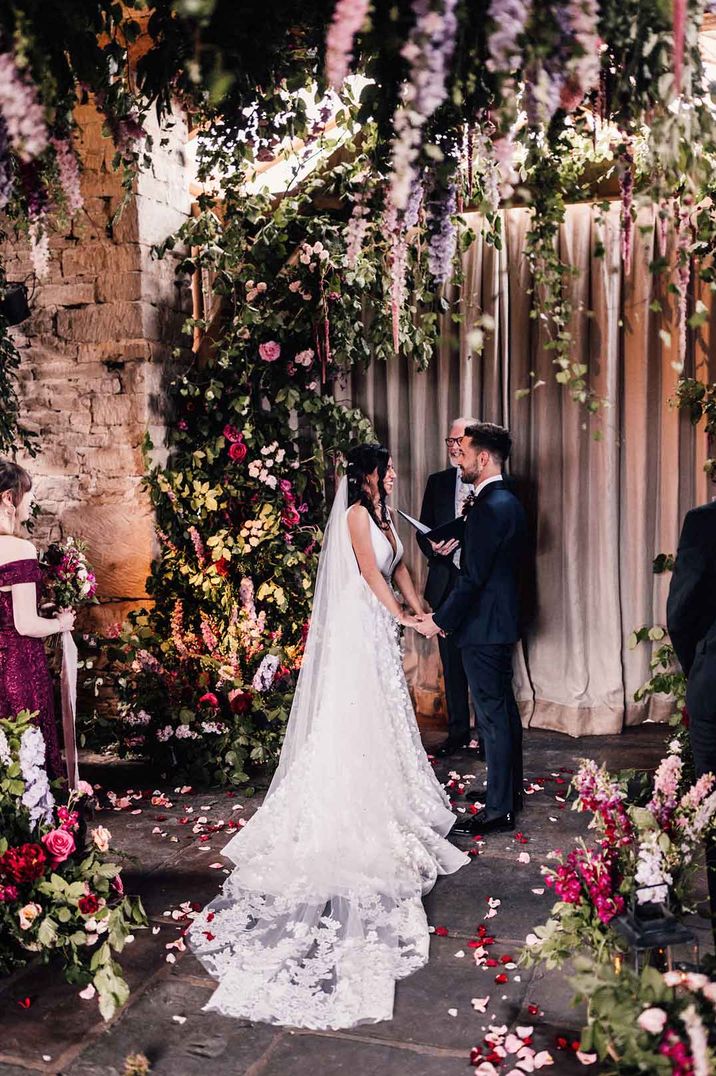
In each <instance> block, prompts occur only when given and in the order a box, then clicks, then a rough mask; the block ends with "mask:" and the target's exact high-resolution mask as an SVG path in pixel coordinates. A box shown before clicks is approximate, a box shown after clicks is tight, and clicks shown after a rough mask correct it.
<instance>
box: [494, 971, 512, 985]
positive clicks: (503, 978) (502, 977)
mask: <svg viewBox="0 0 716 1076" xmlns="http://www.w3.org/2000/svg"><path fill="white" fill-rule="evenodd" d="M509 981H510V977H509V975H506V974H505V972H504V971H501V972H500V974H499V975H496V976H495V982H496V983H509Z"/></svg>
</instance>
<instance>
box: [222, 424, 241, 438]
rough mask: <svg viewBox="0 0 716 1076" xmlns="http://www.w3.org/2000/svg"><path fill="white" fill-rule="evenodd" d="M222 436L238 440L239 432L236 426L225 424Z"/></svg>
mask: <svg viewBox="0 0 716 1076" xmlns="http://www.w3.org/2000/svg"><path fill="white" fill-rule="evenodd" d="M224 437H225V438H226V440H227V441H240V440H241V432H240V431H239V430H238V429H237V428H236V426H231V425H227V426H224Z"/></svg>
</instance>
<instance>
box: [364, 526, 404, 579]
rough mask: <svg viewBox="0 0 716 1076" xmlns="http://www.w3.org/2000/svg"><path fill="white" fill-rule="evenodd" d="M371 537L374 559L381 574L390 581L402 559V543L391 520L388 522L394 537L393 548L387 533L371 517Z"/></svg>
mask: <svg viewBox="0 0 716 1076" xmlns="http://www.w3.org/2000/svg"><path fill="white" fill-rule="evenodd" d="M370 522H371V532H370V533H371V539H372V542H373V552H374V553H375V560H376V563H377V565H378V568H379V570H380V573H381V575H382V576H383V577H384V578H385V579H387V580H388V582H390V580H391V578H392V575H393V572H394V571H395V569H396V568H397V567H398V564H399V563H400V561H401V560H402V559H403V543H402V542H401V540H400V537H399V536H398V532H397V531H396V529H395V527H394V526H393V522H392V520H391V522H390V529H391V531H392V534H393V537H394V538H395V549H393V543H392V542H391V540H390V538H389V537H388V535H387V534H386V533H385V532H384V531H382V530H381V529H380V527H379V526H378V524H377V523H376V522H375V520H374V519H372V518H371V521H370Z"/></svg>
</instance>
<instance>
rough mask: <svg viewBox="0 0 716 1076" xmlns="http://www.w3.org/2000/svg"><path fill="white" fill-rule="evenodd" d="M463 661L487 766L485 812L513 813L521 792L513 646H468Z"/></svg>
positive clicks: (500, 644) (518, 714)
mask: <svg viewBox="0 0 716 1076" xmlns="http://www.w3.org/2000/svg"><path fill="white" fill-rule="evenodd" d="M461 649H462V660H463V665H464V667H465V672H466V673H467V679H468V682H469V684H470V691H471V692H472V696H473V698H474V700H475V712H476V716H477V728H478V732H479V736H480V742H481V743H482V745H483V747H484V749H485V761H486V762H487V777H488V781H487V803H486V807H487V811H488V814H490V815H504V814H507V812H508V811H512V810H514V806H515V800H516V798H517V796H518V795H519V794H520V793H521V792H522V722H521V720H520V713H519V710H518V708H517V703H516V701H515V696H514V692H513V690H512V652H513V650H514V645H513V644H512V643H482V644H467V645H466V646H463V647H462V648H461Z"/></svg>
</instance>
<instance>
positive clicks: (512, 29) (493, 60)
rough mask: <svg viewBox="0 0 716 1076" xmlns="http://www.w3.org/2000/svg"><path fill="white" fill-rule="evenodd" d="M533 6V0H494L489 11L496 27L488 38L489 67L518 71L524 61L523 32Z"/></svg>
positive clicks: (491, 69) (508, 72) (493, 69)
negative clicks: (521, 37) (521, 42)
mask: <svg viewBox="0 0 716 1076" xmlns="http://www.w3.org/2000/svg"><path fill="white" fill-rule="evenodd" d="M531 10H532V3H531V0H492V3H491V4H490V10H489V12H488V15H489V18H490V22H491V24H492V26H493V27H494V29H493V30H491V31H490V33H489V35H488V38H487V51H488V54H489V59H488V61H487V69H488V71H502V72H504V73H505V74H512V73H513V72H515V71H516V70H517V69H518V68H519V66H520V64H521V62H522V48H521V45H520V41H519V39H520V36H521V35H522V34H523V33H524V31H525V27H526V25H527V20H528V19H529V17H530V11H531Z"/></svg>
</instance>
